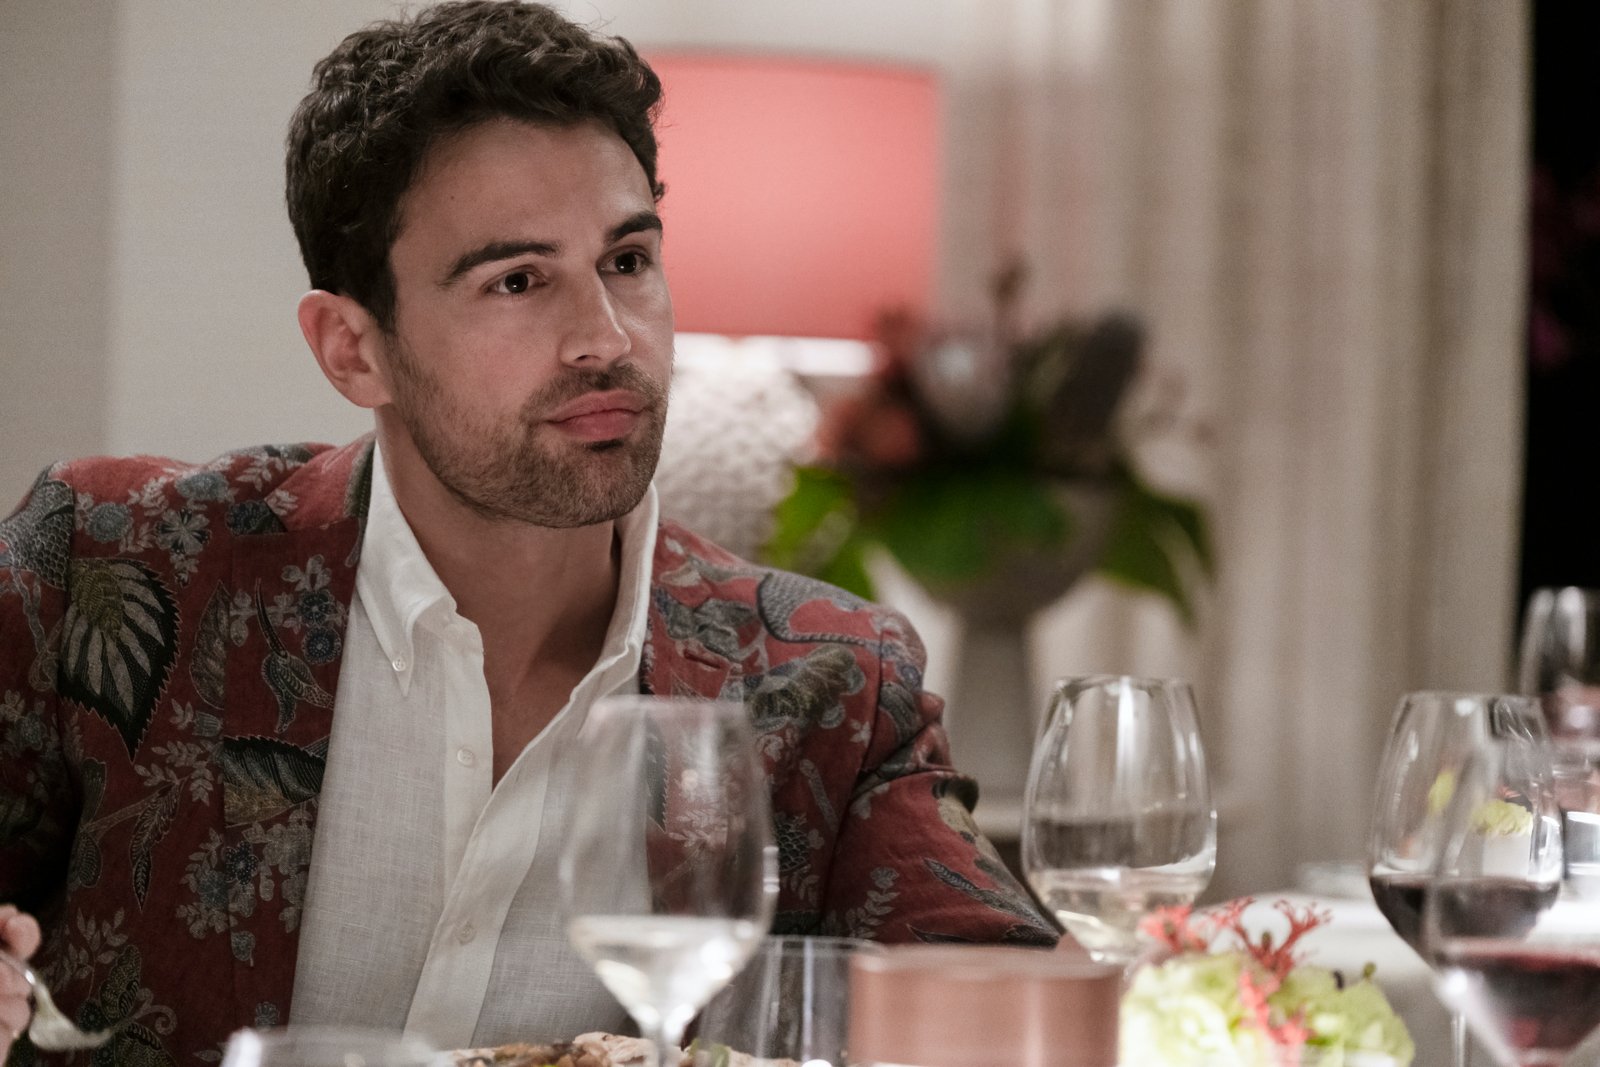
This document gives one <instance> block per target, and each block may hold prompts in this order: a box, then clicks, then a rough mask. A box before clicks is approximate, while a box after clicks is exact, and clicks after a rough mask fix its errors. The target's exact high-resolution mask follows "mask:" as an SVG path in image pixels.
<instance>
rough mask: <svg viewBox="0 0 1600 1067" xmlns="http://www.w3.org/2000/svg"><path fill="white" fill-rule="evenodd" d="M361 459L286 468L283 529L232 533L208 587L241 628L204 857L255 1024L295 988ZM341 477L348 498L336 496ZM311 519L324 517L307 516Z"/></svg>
mask: <svg viewBox="0 0 1600 1067" xmlns="http://www.w3.org/2000/svg"><path fill="white" fill-rule="evenodd" d="M346 451H348V450H340V452H346ZM335 455H337V454H335ZM364 456H365V458H366V459H367V460H368V462H367V463H365V464H363V463H361V462H359V461H358V462H356V463H355V464H354V467H353V468H352V467H351V466H350V465H349V464H345V465H343V466H342V468H341V467H340V466H335V467H334V469H333V470H331V471H330V470H328V469H327V467H328V465H327V464H323V465H322V466H323V470H322V471H321V472H315V471H308V472H306V473H307V474H320V477H318V478H315V479H311V478H307V477H305V476H304V475H297V476H296V477H295V478H294V479H291V483H294V482H298V483H299V484H298V485H297V486H296V488H297V489H299V490H301V491H302V492H304V491H305V490H310V495H309V497H307V496H299V499H300V500H301V503H302V506H301V508H300V510H299V511H298V512H296V513H295V514H294V515H293V516H291V519H290V520H289V522H288V523H286V526H287V528H285V529H282V530H278V531H268V532H260V533H253V534H250V535H248V536H241V537H239V538H238V539H237V540H236V542H235V545H234V552H233V559H232V571H231V576H230V582H229V587H228V588H226V589H225V590H223V591H221V593H219V595H225V596H226V597H227V599H228V604H227V606H226V608H225V609H224V610H226V611H228V612H229V613H230V615H231V617H232V619H233V620H234V626H233V630H232V633H233V635H234V636H238V635H239V633H240V630H241V629H242V631H243V634H242V640H239V641H238V642H237V643H235V642H234V641H233V640H230V641H229V642H228V649H227V664H226V707H225V710H224V711H223V725H222V741H221V749H220V754H219V763H220V772H221V773H220V778H221V783H220V785H221V798H222V804H221V812H220V816H221V827H220V847H219V849H218V855H217V857H216V860H217V862H218V865H219V869H220V870H221V872H222V873H223V874H224V875H225V877H226V881H227V886H228V893H229V901H228V914H229V921H230V924H231V929H230V947H231V949H232V953H233V958H234V967H233V976H234V979H233V990H232V995H233V1000H234V1007H235V1011H236V1012H237V1017H239V1018H243V1019H250V1020H254V1021H256V1022H257V1023H258V1024H271V1023H277V1022H284V1021H287V1017H288V1008H289V999H290V995H291V994H292V992H293V989H294V973H295V963H296V960H297V958H298V950H299V924H300V918H301V908H302V906H303V904H304V898H305V889H306V883H307V880H308V877H309V874H310V867H311V844H312V837H313V831H314V829H315V825H316V811H317V798H318V796H319V794H320V793H321V789H322V774H323V769H324V767H325V766H326V761H327V752H328V739H329V736H330V733H331V731H332V723H333V703H334V695H335V694H336V693H337V692H338V691H339V669H340V666H341V664H342V662H343V655H342V653H343V649H344V637H345V626H346V623H347V621H348V619H349V610H350V602H351V599H352V598H353V596H354V595H355V578H356V566H357V563H358V561H359V558H360V546H361V534H362V530H363V525H364V523H363V519H364V515H365V505H366V496H365V489H366V486H367V485H369V484H370V483H369V482H367V481H366V480H365V479H366V477H368V475H367V473H366V472H369V471H370V456H371V450H370V446H369V447H368V448H367V449H366V450H365V452H364ZM319 458H321V457H319ZM308 466H310V465H309V464H308ZM288 484H290V483H286V488H287V486H288ZM347 486H348V487H349V491H350V493H351V494H352V496H353V497H359V500H354V499H350V500H347V499H345V494H346V491H347ZM333 501H337V503H331V502H333ZM307 504H310V507H307V506H306V505H307ZM351 505H356V506H351ZM330 511H331V512H334V514H333V515H329V514H328V512H330ZM296 517H298V518H299V519H300V521H298V522H297V521H294V520H295V518H296ZM316 519H329V520H330V521H326V522H321V523H317V524H315V525H306V521H307V520H316ZM208 614H210V613H209V612H208Z"/></svg>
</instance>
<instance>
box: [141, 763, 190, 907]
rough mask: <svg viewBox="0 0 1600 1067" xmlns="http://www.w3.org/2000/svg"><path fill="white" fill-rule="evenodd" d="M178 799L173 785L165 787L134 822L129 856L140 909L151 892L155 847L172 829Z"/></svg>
mask: <svg viewBox="0 0 1600 1067" xmlns="http://www.w3.org/2000/svg"><path fill="white" fill-rule="evenodd" d="M179 797H180V793H179V791H178V787H177V786H176V785H173V784H168V785H166V786H164V787H163V788H162V789H161V790H160V791H159V792H157V793H156V794H155V795H154V796H152V797H151V798H150V800H149V802H148V803H146V804H145V807H144V810H143V811H141V812H140V813H139V817H138V818H137V819H136V820H134V824H133V840H132V842H131V843H130V844H129V846H128V856H129V858H130V860H131V861H132V863H133V896H134V899H135V900H137V901H138V902H139V906H140V907H141V908H142V907H144V899H145V897H146V895H148V894H149V892H150V868H151V864H152V857H153V855H154V851H155V846H156V844H157V843H158V842H159V841H160V840H161V839H162V838H163V837H165V836H166V835H167V831H168V830H170V829H171V828H172V819H173V816H174V815H176V814H177V813H178V800H179Z"/></svg>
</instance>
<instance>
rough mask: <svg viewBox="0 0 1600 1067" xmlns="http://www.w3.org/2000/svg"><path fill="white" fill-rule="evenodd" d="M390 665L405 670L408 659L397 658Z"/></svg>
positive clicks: (398, 669)
mask: <svg viewBox="0 0 1600 1067" xmlns="http://www.w3.org/2000/svg"><path fill="white" fill-rule="evenodd" d="M390 666H391V667H393V668H394V669H395V670H397V671H403V670H405V669H406V661H405V660H403V659H398V658H397V659H396V660H395V661H394V662H393V663H391V664H390Z"/></svg>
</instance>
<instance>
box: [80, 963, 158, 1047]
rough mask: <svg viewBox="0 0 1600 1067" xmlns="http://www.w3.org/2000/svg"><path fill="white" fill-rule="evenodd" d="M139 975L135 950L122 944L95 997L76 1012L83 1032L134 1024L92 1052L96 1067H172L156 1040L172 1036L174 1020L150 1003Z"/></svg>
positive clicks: (150, 996)
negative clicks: (128, 1066) (163, 1036)
mask: <svg viewBox="0 0 1600 1067" xmlns="http://www.w3.org/2000/svg"><path fill="white" fill-rule="evenodd" d="M143 971H144V961H143V958H142V957H141V956H140V954H139V949H138V947H137V946H135V945H132V944H124V945H123V946H122V948H121V950H120V951H118V952H117V954H116V957H115V959H114V960H113V961H112V964H111V969H110V970H109V971H108V972H107V973H106V977H105V980H104V981H103V982H101V984H100V990H99V995H98V997H95V998H92V999H90V1000H88V1001H85V1002H84V1004H83V1006H82V1008H80V1009H79V1011H78V1020H77V1021H78V1025H79V1026H81V1027H83V1028H84V1029H86V1030H98V1029H101V1028H103V1027H106V1026H110V1025H112V1024H115V1023H121V1022H122V1021H123V1020H125V1019H129V1018H132V1019H134V1020H135V1021H134V1022H132V1023H129V1024H127V1025H126V1026H124V1027H123V1028H122V1029H120V1030H119V1031H118V1032H117V1034H116V1036H115V1037H113V1038H112V1040H111V1041H110V1043H108V1044H106V1045H104V1046H102V1047H101V1048H99V1049H97V1050H96V1051H95V1053H94V1057H93V1060H92V1062H93V1063H94V1064H96V1065H97V1067H98V1065H102V1064H103V1065H106V1067H113V1065H115V1067H125V1065H133V1067H176V1061H175V1060H174V1059H173V1058H172V1056H171V1054H170V1053H168V1052H167V1050H166V1047H165V1046H164V1045H163V1043H162V1041H161V1036H160V1034H161V1033H163V1032H164V1033H171V1032H172V1029H173V1027H174V1026H175V1024H176V1019H175V1018H174V1015H173V1012H172V1010H171V1009H170V1008H164V1007H158V1006H156V1005H155V1004H154V1003H153V999H154V998H153V995H152V993H151V991H150V990H149V989H147V988H145V986H144V981H143ZM147 1019H148V1020H149V1022H148V1024H147V1023H146V1022H145V1020H147Z"/></svg>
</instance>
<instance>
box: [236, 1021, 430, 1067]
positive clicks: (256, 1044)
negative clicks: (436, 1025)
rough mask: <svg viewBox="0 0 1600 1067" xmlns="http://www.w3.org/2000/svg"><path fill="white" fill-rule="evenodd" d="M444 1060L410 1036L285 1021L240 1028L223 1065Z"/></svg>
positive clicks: (328, 1066) (388, 1065) (412, 1065)
mask: <svg viewBox="0 0 1600 1067" xmlns="http://www.w3.org/2000/svg"><path fill="white" fill-rule="evenodd" d="M449 1062H450V1061H449V1059H448V1058H447V1057H445V1056H443V1055H442V1054H441V1053H439V1052H438V1051H437V1050H435V1049H433V1048H431V1047H429V1045H428V1044H427V1043H426V1042H424V1041H421V1040H419V1039H417V1038H414V1037H405V1036H403V1035H401V1034H397V1033H394V1032H393V1031H388V1030H365V1029H360V1028H353V1027H339V1026H289V1027H285V1028H283V1029H281V1030H240V1031H239V1032H238V1033H236V1034H234V1035H233V1036H232V1037H230V1038H229V1039H228V1047H227V1050H226V1051H225V1052H224V1053H223V1056H222V1067H447V1065H448V1064H449Z"/></svg>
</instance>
